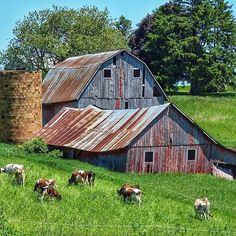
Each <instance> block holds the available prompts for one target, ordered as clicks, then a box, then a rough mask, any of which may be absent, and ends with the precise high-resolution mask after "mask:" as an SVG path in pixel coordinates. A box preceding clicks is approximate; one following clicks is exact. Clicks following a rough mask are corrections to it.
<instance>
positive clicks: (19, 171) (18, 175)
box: [15, 168, 25, 186]
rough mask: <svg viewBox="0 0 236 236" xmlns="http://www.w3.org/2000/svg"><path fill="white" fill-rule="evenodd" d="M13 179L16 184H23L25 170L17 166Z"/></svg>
mask: <svg viewBox="0 0 236 236" xmlns="http://www.w3.org/2000/svg"><path fill="white" fill-rule="evenodd" d="M15 180H16V183H17V184H19V185H22V186H24V185H25V171H24V169H19V168H18V169H16V172H15Z"/></svg>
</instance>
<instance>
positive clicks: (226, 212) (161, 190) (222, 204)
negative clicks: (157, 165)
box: [0, 144, 236, 236]
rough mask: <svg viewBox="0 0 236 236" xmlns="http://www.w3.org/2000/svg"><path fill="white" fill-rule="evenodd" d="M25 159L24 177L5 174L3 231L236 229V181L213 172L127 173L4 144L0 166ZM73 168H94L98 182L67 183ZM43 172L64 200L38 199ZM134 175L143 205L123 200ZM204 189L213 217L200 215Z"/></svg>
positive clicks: (0, 188) (0, 183) (0, 192)
mask: <svg viewBox="0 0 236 236" xmlns="http://www.w3.org/2000/svg"><path fill="white" fill-rule="evenodd" d="M8 163H20V164H24V165H25V170H26V185H25V187H20V186H16V185H15V184H14V181H12V178H11V177H9V176H7V175H6V174H4V173H2V174H0V196H1V197H0V235H21V236H22V235H236V201H235V199H236V182H235V181H232V182H230V181H227V180H224V179H217V178H214V177H212V176H209V175H200V174H199V175H185V174H179V175H177V174H152V175H150V174H142V175H137V174H124V173H116V172H111V171H108V170H105V169H102V168H99V167H94V166H92V165H89V164H86V163H82V162H79V161H75V160H63V159H56V158H52V157H48V156H47V155H36V154H34V155H27V154H24V153H21V152H19V151H18V150H17V149H16V146H14V145H6V144H0V166H3V165H5V164H8ZM75 169H85V170H93V171H94V172H95V173H96V180H95V186H94V187H92V188H90V187H82V186H67V182H68V178H69V177H70V174H71V172H72V171H73V170H75ZM40 177H46V178H55V179H56V181H57V185H58V191H59V192H60V193H61V194H62V200H61V201H57V200H56V201H54V202H53V201H51V200H47V201H45V202H43V203H41V202H40V201H39V200H38V199H37V194H36V193H35V192H33V186H34V183H35V181H36V180H37V179H38V178H40ZM125 182H128V183H137V184H139V185H140V186H141V189H142V191H143V192H144V195H143V198H142V203H141V206H140V207H139V206H137V205H136V204H135V203H132V204H128V203H124V202H123V201H122V200H121V199H120V198H119V197H118V196H117V189H119V187H120V186H121V185H122V184H123V183H125ZM204 196H207V197H208V199H209V200H210V202H211V213H212V214H213V216H214V218H211V219H210V220H209V221H201V220H200V219H197V218H195V213H194V210H193V202H194V200H195V199H196V198H199V197H204Z"/></svg>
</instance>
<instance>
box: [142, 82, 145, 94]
mask: <svg viewBox="0 0 236 236" xmlns="http://www.w3.org/2000/svg"><path fill="white" fill-rule="evenodd" d="M144 96H145V86H144V85H143V86H142V97H144Z"/></svg>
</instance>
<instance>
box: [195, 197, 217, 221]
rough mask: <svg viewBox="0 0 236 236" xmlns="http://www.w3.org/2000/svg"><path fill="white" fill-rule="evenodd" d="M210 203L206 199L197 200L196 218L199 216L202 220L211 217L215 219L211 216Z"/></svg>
mask: <svg viewBox="0 0 236 236" xmlns="http://www.w3.org/2000/svg"><path fill="white" fill-rule="evenodd" d="M210 205H211V204H210V202H209V200H208V199H207V198H206V197H205V198H200V199H196V200H195V202H194V210H195V213H196V216H199V217H200V219H204V220H208V219H209V216H211V217H213V216H212V215H211V214H210Z"/></svg>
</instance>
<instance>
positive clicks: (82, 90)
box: [43, 50, 167, 124]
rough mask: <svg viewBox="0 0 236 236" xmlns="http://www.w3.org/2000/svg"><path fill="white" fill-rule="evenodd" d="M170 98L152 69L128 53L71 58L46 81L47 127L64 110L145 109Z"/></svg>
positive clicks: (44, 89)
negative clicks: (72, 108) (87, 108)
mask: <svg viewBox="0 0 236 236" xmlns="http://www.w3.org/2000/svg"><path fill="white" fill-rule="evenodd" d="M165 101H167V97H166V95H165V93H164V91H163V90H162V88H161V87H160V85H159V84H158V83H157V82H156V80H155V79H154V76H153V75H152V73H151V71H150V70H149V68H148V67H147V66H146V64H145V63H144V62H142V61H141V60H139V59H138V58H137V57H135V56H133V55H132V54H130V53H129V52H127V51H125V50H118V51H111V52H103V53H97V54H88V55H84V56H79V57H71V58H68V59H67V60H65V61H63V62H62V63H59V64H57V65H55V67H54V68H52V69H51V70H50V71H49V72H48V73H47V75H46V77H45V79H44V81H43V124H46V123H47V122H48V121H49V120H50V119H51V118H52V117H53V116H54V115H55V114H56V113H57V112H59V110H61V108H62V107H74V108H85V107H87V106H88V105H94V106H96V107H99V108H101V109H130V108H143V107H150V106H156V105H160V104H164V102H165Z"/></svg>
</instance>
